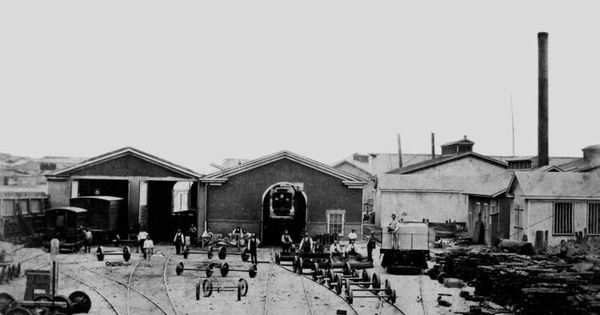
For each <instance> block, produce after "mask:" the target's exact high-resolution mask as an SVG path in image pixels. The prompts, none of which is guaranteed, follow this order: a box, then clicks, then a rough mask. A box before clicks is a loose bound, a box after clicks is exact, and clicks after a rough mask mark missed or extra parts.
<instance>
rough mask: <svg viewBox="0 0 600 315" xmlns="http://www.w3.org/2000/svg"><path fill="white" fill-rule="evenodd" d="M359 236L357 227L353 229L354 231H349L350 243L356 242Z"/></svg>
mask: <svg viewBox="0 0 600 315" xmlns="http://www.w3.org/2000/svg"><path fill="white" fill-rule="evenodd" d="M357 238H358V234H356V229H352V232H350V233H348V242H350V244H354V242H356V239H357Z"/></svg>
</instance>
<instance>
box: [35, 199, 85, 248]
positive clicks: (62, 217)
mask: <svg viewBox="0 0 600 315" xmlns="http://www.w3.org/2000/svg"><path fill="white" fill-rule="evenodd" d="M87 212H88V211H87V210H85V209H83V208H78V207H58V208H51V209H46V210H45V211H44V215H45V217H46V233H45V239H44V241H45V242H44V243H45V245H46V247H48V248H49V247H50V240H51V239H53V238H57V239H58V240H59V241H60V249H61V250H66V251H78V250H79V248H80V247H81V245H82V244H83V234H82V231H81V229H80V227H81V226H83V225H85V223H86V221H87Z"/></svg>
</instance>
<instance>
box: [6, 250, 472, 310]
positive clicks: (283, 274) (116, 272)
mask: <svg viewBox="0 0 600 315" xmlns="http://www.w3.org/2000/svg"><path fill="white" fill-rule="evenodd" d="M0 246H3V247H4V248H6V249H7V251H8V252H9V254H10V257H12V260H14V261H22V260H24V259H27V258H30V257H35V258H33V259H30V260H27V261H25V262H24V263H23V264H22V269H23V270H25V269H48V268H49V263H50V257H49V254H47V253H44V252H43V251H42V250H40V249H32V248H20V247H19V246H14V245H12V244H8V243H3V244H0ZM364 246H365V244H363V243H359V248H362V251H363V252H366V249H365V248H364ZM106 249H107V250H110V249H111V248H106ZM114 249H115V250H119V251H120V249H117V248H114ZM172 251H173V248H172V247H171V246H157V248H156V254H155V255H154V256H153V257H152V262H151V264H149V263H148V262H147V261H144V260H143V259H142V257H141V255H140V254H136V253H135V252H134V253H132V258H131V260H130V261H129V264H128V265H125V266H118V267H107V266H106V265H105V262H99V261H97V260H96V257H95V253H92V254H83V253H80V254H64V255H60V257H59V261H60V278H59V286H58V292H59V294H63V295H69V294H70V293H71V292H73V291H76V290H81V291H84V292H86V293H87V294H88V295H89V296H90V298H91V300H92V310H91V311H90V314H128V305H127V304H128V303H127V295H128V294H129V297H130V301H131V303H129V313H130V314H144V315H146V314H165V313H166V314H200V313H205V311H208V313H210V314H290V315H291V314H336V311H337V310H345V311H347V314H356V313H358V314H401V312H400V311H398V310H396V309H395V308H393V307H391V306H390V305H387V304H384V306H383V308H380V303H379V300H378V299H373V298H369V299H356V300H355V303H354V304H353V308H354V309H353V308H351V307H350V306H349V305H348V304H347V303H346V302H345V301H344V300H343V298H342V297H339V296H337V295H336V294H335V293H334V292H333V291H331V290H329V289H328V288H326V287H324V286H321V285H319V284H317V283H315V282H313V281H312V280H309V279H307V278H301V277H299V276H298V275H295V274H293V273H292V272H291V271H289V270H288V269H290V268H289V267H288V268H287V269H286V267H283V266H277V265H275V264H259V266H258V275H257V277H256V278H253V279H251V278H250V277H249V276H248V274H247V272H244V273H239V272H233V271H232V272H230V274H229V276H228V277H226V278H223V277H221V276H220V273H219V270H218V269H217V270H216V272H215V275H213V278H212V279H213V281H215V282H216V283H220V284H225V285H227V284H233V285H235V284H236V282H237V280H238V279H239V278H240V277H243V278H244V279H246V280H247V281H248V283H249V289H248V295H247V296H246V297H244V298H242V300H241V301H239V302H238V301H237V298H236V293H235V292H214V293H213V295H212V296H211V297H208V298H205V297H203V296H201V298H200V300H199V301H197V300H196V297H195V295H196V292H195V287H196V284H198V283H199V281H201V280H203V278H202V277H203V276H205V275H204V272H193V271H184V272H183V273H182V275H180V276H177V275H176V273H175V266H176V264H177V263H179V262H180V261H183V262H184V264H185V265H186V267H188V266H189V267H192V266H195V265H198V264H199V263H200V262H204V261H206V256H204V255H202V256H201V255H190V257H189V258H188V259H186V260H184V259H183V257H182V256H175V255H171V254H172ZM271 252H272V249H271V248H261V249H260V251H259V257H258V258H259V260H264V261H270V260H271V258H270V257H271ZM374 256H375V258H376V259H377V260H376V262H375V268H374V269H373V270H370V272H373V271H374V272H377V273H378V274H379V275H380V276H381V278H382V279H388V280H389V281H390V282H391V284H392V287H393V288H394V289H396V292H397V294H398V300H397V302H396V306H398V307H399V308H400V309H401V310H402V311H404V313H406V314H411V315H412V314H417V315H418V314H425V315H429V314H452V313H454V312H456V311H467V310H468V304H467V303H466V301H464V300H463V299H461V298H460V297H458V293H459V291H460V289H449V288H445V287H443V285H441V284H439V283H438V282H437V281H432V280H430V279H429V277H427V276H422V277H420V276H398V275H388V274H386V273H385V271H384V270H382V268H381V267H380V266H379V261H378V256H379V252H378V250H377V249H376V250H375V253H374ZM121 259H122V258H121V257H120V256H106V257H105V260H107V261H118V260H121ZM213 261H215V262H217V261H218V260H214V259H213ZM227 262H228V263H229V265H230V266H231V268H236V267H239V268H240V269H244V270H246V269H247V268H248V267H249V264H248V263H245V262H242V261H241V258H240V257H239V256H233V255H232V256H230V257H228V259H227ZM165 263H167V264H166V266H165ZM134 270H135V271H134ZM132 271H134V272H133V276H131V273H132ZM163 274H166V289H167V290H165V282H164V280H165V278H163ZM130 276H131V281H130V279H129V278H130ZM81 281H84V282H85V283H81ZM382 281H383V280H382ZM420 283H421V284H422V285H421V286H420ZM128 284H129V286H130V289H129V290H128ZM24 290H25V277H23V276H21V277H20V278H19V279H16V280H13V281H11V282H10V283H3V284H1V285H0V292H6V293H9V294H11V295H13V296H14V297H15V298H17V299H22V298H23V295H24ZM128 291H129V293H128ZM305 292H306V293H305ZM421 292H422V293H421ZM359 293H360V295H370V293H366V292H357V295H359ZM438 293H447V294H451V296H450V297H444V298H445V299H446V300H448V301H450V302H451V303H452V306H451V307H441V306H438V305H437V301H436V299H437V296H438ZM420 297H422V302H420V301H421V298H420ZM171 301H172V302H173V303H171ZM113 308H114V309H113ZM354 310H356V313H355V311H354Z"/></svg>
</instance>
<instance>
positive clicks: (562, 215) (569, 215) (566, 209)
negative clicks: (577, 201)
mask: <svg viewBox="0 0 600 315" xmlns="http://www.w3.org/2000/svg"><path fill="white" fill-rule="evenodd" d="M554 234H564V235H570V234H573V204H572V203H570V202H556V203H554Z"/></svg>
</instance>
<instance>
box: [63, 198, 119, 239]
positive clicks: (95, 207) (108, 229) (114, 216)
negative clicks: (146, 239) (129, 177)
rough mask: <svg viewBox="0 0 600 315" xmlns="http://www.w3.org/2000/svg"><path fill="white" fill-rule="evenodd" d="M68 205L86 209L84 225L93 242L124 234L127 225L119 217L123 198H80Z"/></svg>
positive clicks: (72, 200)
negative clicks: (90, 233) (89, 232)
mask: <svg viewBox="0 0 600 315" xmlns="http://www.w3.org/2000/svg"><path fill="white" fill-rule="evenodd" d="M70 205H71V206H72V207H79V208H83V209H86V210H87V211H88V212H87V221H86V223H85V224H84V226H85V227H87V228H89V229H90V231H91V232H92V235H93V242H94V243H98V242H105V241H110V240H111V239H113V238H115V237H116V235H117V234H126V232H127V224H126V221H125V220H122V218H123V217H126V216H125V215H121V211H122V205H123V198H119V197H113V196H81V197H75V198H71V200H70Z"/></svg>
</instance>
